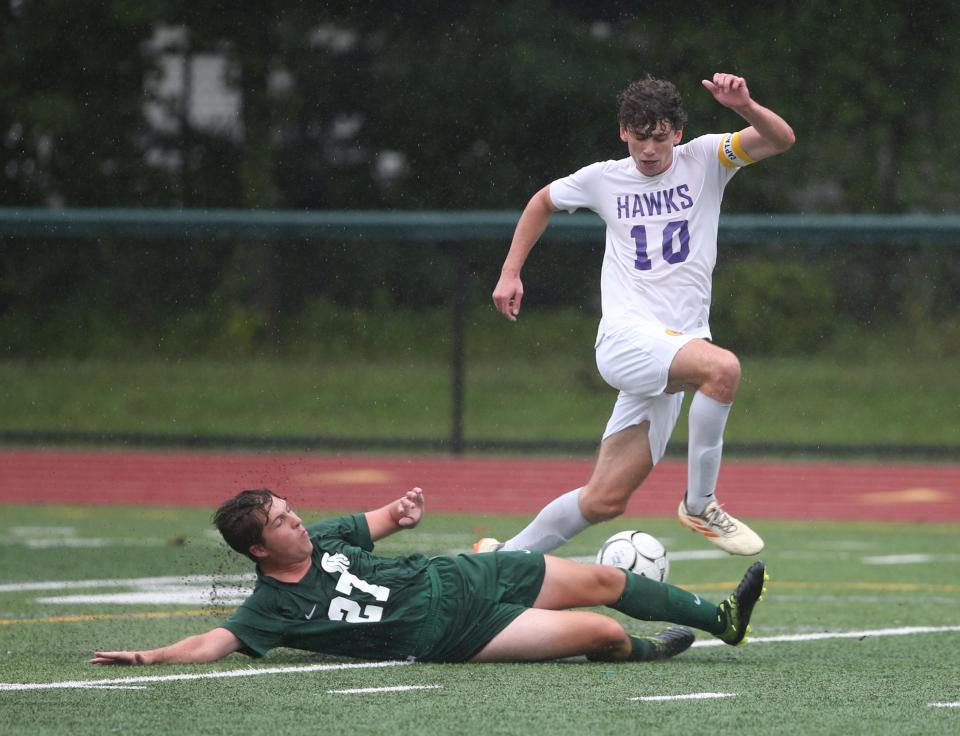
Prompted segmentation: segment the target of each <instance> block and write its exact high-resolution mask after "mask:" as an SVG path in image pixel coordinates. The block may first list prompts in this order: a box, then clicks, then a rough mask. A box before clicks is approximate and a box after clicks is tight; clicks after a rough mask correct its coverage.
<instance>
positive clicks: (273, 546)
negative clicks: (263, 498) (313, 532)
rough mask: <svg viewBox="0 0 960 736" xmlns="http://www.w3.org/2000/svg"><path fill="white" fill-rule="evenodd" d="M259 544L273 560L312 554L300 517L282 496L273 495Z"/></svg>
mask: <svg viewBox="0 0 960 736" xmlns="http://www.w3.org/2000/svg"><path fill="white" fill-rule="evenodd" d="M261 538H262V540H263V541H262V542H261V544H260V545H259V546H260V547H261V548H262V549H263V550H264V551H265V552H267V553H268V556H269V558H270V559H271V560H272V561H274V562H289V561H296V560H302V559H303V558H304V557H309V556H310V555H311V554H313V542H311V541H310V536H309V534H307V530H306V528H304V526H303V522H302V521H301V520H300V517H299V516H297V515H296V513H294V511H293V509H291V508H290V504H288V503H287V502H286V500H285V499H283V498H278V497H276V496H274V498H273V503H272V504H271V505H270V513H269V514H268V516H267V523H266V525H265V526H264V527H263V532H262V534H261Z"/></svg>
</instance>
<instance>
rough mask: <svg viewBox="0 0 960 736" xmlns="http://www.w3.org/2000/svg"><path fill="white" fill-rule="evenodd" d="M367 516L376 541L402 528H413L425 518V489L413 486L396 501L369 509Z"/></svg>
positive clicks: (371, 534)
mask: <svg viewBox="0 0 960 736" xmlns="http://www.w3.org/2000/svg"><path fill="white" fill-rule="evenodd" d="M365 516H366V518H367V526H368V527H369V529H370V538H371V539H372V540H373V541H374V542H376V541H377V540H378V539H383V538H384V537H386V536H388V535H390V534H393V533H394V532H398V531H400V530H401V529H413V527H415V526H416V525H417V524H419V523H420V520H421V519H422V518H423V491H422V490H420V489H419V488H412V489H411V490H409V491H407V492H406V493H405V494H403V495H402V496H401V497H400V498H398V499H397V500H396V501H392V502H391V503H388V504H387V505H386V506H381V507H380V508H378V509H374V510H373V511H368V512H367V513H366V514H365Z"/></svg>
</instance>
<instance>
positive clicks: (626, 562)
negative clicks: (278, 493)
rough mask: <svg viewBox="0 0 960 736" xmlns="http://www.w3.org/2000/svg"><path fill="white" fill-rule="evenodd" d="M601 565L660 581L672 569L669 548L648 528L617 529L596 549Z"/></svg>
mask: <svg viewBox="0 0 960 736" xmlns="http://www.w3.org/2000/svg"><path fill="white" fill-rule="evenodd" d="M597 564H598V565H613V566H614V567H619V568H622V569H624V570H629V571H630V572H633V573H636V574H637V575H643V576H644V577H647V578H651V579H653V580H659V581H660V582H661V583H662V582H664V581H665V580H666V579H667V575H668V574H669V573H670V561H669V560H668V559H667V550H666V549H665V548H664V546H663V545H662V544H660V541H659V540H658V539H657V538H656V537H653V536H651V535H649V534H647V533H646V532H638V531H626V532H618V533H617V534H614V535H613V536H612V537H610V538H609V539H608V540H607V541H606V542H604V543H603V545H602V546H601V547H600V551H599V552H597Z"/></svg>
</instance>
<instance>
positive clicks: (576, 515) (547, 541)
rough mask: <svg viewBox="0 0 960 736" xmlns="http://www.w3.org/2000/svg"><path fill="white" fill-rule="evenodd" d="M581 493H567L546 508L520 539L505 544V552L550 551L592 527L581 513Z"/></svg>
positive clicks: (575, 491) (518, 535)
mask: <svg viewBox="0 0 960 736" xmlns="http://www.w3.org/2000/svg"><path fill="white" fill-rule="evenodd" d="M582 490H583V488H577V489H575V490H573V491H569V492H567V493H564V494H563V495H562V496H560V497H559V498H555V499H554V500H552V501H551V502H550V503H548V504H547V505H546V506H544V507H543V509H541V511H540V513H539V514H537V516H536V518H534V520H533V521H531V522H530V523H529V524H527V526H526V527H525V528H524V529H523V530H522V531H521V532H520V533H519V534H517V536H515V537H513V538H512V539H508V540H507V541H506V542H504V543H503V547H502V549H503V551H504V552H512V551H516V550H523V549H529V550H533V551H535V552H550V551H551V550H554V549H556V548H557V547H559V546H560V545H562V544H565V543H566V542H567V541H569V540H570V539H572V538H573V537H574V536H576V535H577V534H579V533H580V532H582V531H583V530H584V529H586V528H587V527H588V526H590V522H589V521H587V520H586V519H584V518H583V514H581V513H580V491H582Z"/></svg>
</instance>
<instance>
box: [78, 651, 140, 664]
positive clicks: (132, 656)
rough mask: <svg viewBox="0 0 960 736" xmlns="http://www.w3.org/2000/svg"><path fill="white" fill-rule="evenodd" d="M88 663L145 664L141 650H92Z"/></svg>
mask: <svg viewBox="0 0 960 736" xmlns="http://www.w3.org/2000/svg"><path fill="white" fill-rule="evenodd" d="M93 654H94V657H93V659H91V660H90V661H89V662H88V664H122V665H131V664H146V661H145V660H144V658H143V654H142V653H141V652H94V653H93Z"/></svg>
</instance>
